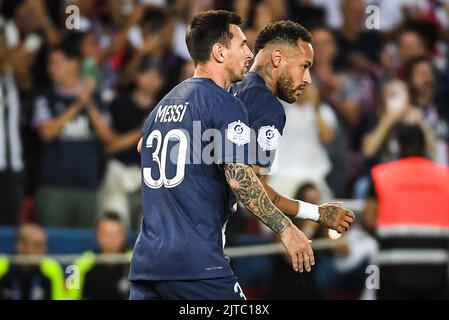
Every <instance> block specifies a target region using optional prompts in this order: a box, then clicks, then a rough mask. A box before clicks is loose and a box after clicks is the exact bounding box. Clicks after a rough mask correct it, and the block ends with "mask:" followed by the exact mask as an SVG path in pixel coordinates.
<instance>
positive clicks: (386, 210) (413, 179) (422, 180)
mask: <svg viewBox="0 0 449 320" xmlns="http://www.w3.org/2000/svg"><path fill="white" fill-rule="evenodd" d="M372 177H373V182H374V186H375V189H376V193H377V197H378V215H377V228H378V230H379V231H381V230H382V229H388V228H390V229H391V228H395V227H401V226H409V227H427V229H428V230H429V228H436V229H440V230H441V229H443V230H444V229H447V230H449V170H448V168H447V167H444V166H440V165H438V164H436V163H433V162H432V161H430V160H427V159H425V158H420V157H410V158H404V159H400V160H397V161H394V162H390V163H385V164H380V165H377V166H375V167H374V168H373V169H372Z"/></svg>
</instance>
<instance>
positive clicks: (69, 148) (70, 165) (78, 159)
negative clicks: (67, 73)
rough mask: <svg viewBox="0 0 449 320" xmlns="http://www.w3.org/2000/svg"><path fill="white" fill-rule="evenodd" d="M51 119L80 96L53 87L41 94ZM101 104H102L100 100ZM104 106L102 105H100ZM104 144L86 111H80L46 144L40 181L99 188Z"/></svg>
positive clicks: (54, 185) (56, 185) (47, 184)
mask: <svg viewBox="0 0 449 320" xmlns="http://www.w3.org/2000/svg"><path fill="white" fill-rule="evenodd" d="M38 99H41V100H45V104H46V106H47V109H48V111H49V115H50V116H51V117H52V118H56V117H58V116H60V115H61V114H62V113H64V112H65V111H66V110H67V109H68V108H69V107H70V106H71V105H72V104H73V103H74V102H75V101H76V99H77V97H75V96H63V95H60V94H58V93H57V92H56V90H54V89H50V90H47V91H46V92H44V93H43V94H41V95H39V96H38ZM97 105H98V106H99V107H100V104H99V103H97ZM100 108H102V107H100ZM100 157H101V146H100V144H99V142H98V140H97V138H96V133H95V130H94V128H93V127H92V124H91V122H90V119H89V115H88V114H87V111H86V110H82V111H80V112H79V113H78V114H77V115H76V116H75V117H74V119H72V120H71V121H70V122H69V123H67V124H66V125H65V126H64V129H63V131H61V133H60V134H59V135H58V136H57V137H56V138H55V139H54V140H53V141H51V142H48V143H43V146H42V153H41V161H40V184H41V185H45V186H53V187H71V188H80V189H96V188H97V187H98V185H99V183H100V173H101V172H100V168H101V167H100V166H101V162H100Z"/></svg>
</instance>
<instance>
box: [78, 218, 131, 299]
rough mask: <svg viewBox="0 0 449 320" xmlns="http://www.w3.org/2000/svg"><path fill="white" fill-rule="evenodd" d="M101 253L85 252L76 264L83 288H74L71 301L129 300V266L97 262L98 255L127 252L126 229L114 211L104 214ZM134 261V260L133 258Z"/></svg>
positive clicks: (100, 223)
mask: <svg viewBox="0 0 449 320" xmlns="http://www.w3.org/2000/svg"><path fill="white" fill-rule="evenodd" d="M97 244H98V252H96V253H93V252H90V251H88V252H85V253H84V254H83V255H82V256H81V257H80V258H79V259H78V260H77V261H76V262H75V265H76V266H78V267H79V270H80V288H79V289H76V288H75V289H72V290H71V291H70V295H71V297H72V299H89V300H127V299H128V297H129V282H128V272H129V263H124V264H123V263H96V262H95V256H96V254H105V255H114V254H122V253H125V252H126V247H125V246H126V232H125V226H124V224H123V222H122V221H121V219H120V216H119V215H118V214H116V213H114V212H108V213H106V214H104V215H103V216H102V217H101V218H100V220H99V221H98V224H97ZM130 258H131V257H130Z"/></svg>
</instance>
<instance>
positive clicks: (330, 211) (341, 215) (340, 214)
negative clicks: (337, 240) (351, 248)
mask: <svg viewBox="0 0 449 320" xmlns="http://www.w3.org/2000/svg"><path fill="white" fill-rule="evenodd" d="M318 213H319V214H320V218H319V219H318V221H317V222H318V223H319V224H320V225H322V226H323V227H326V228H330V229H333V230H335V231H337V232H339V233H344V232H346V231H348V229H349V227H350V226H351V224H352V223H353V222H354V221H355V215H354V212H352V211H351V210H348V209H345V208H343V206H342V203H341V202H328V203H325V204H323V205H321V206H319V207H318Z"/></svg>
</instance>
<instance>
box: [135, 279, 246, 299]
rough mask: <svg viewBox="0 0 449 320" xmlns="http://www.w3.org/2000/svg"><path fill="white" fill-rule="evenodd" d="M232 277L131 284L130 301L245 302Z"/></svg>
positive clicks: (235, 280)
mask: <svg viewBox="0 0 449 320" xmlns="http://www.w3.org/2000/svg"><path fill="white" fill-rule="evenodd" d="M242 295H243V293H242V291H241V288H240V286H239V285H238V282H237V278H236V277H234V276H231V277H223V278H215V279H202V280H193V281H142V282H131V292H130V300H162V299H163V300H245V299H244V298H243V296H242Z"/></svg>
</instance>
